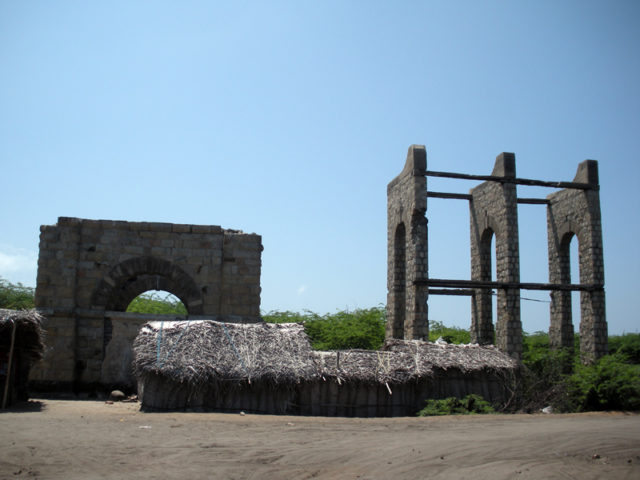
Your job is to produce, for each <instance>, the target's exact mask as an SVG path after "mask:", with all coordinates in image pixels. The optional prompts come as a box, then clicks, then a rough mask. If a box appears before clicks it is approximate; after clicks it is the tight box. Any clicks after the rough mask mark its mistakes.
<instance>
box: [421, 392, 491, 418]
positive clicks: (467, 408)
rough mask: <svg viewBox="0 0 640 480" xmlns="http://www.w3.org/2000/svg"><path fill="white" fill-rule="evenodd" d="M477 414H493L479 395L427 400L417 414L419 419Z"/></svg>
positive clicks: (489, 406)
mask: <svg viewBox="0 0 640 480" xmlns="http://www.w3.org/2000/svg"><path fill="white" fill-rule="evenodd" d="M479 413H495V410H494V408H493V407H492V406H491V404H490V403H489V402H487V401H486V400H485V399H484V398H482V397H481V396H480V395H473V394H472V395H467V396H466V397H464V398H462V399H458V398H456V397H449V398H444V399H442V400H435V399H429V400H427V401H426V406H425V407H424V408H423V409H422V410H420V411H419V412H418V414H417V415H418V416H419V417H429V416H433V415H475V414H479Z"/></svg>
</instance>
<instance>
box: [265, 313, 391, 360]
mask: <svg viewBox="0 0 640 480" xmlns="http://www.w3.org/2000/svg"><path fill="white" fill-rule="evenodd" d="M262 318H264V320H265V321H267V322H273V323H282V322H301V323H303V324H304V330H305V332H306V333H307V335H308V336H309V340H310V341H311V346H312V347H313V348H314V349H316V350H348V349H355V348H360V349H365V350H378V349H379V348H380V347H381V346H382V344H383V343H384V335H385V323H386V317H385V309H384V308H383V307H375V308H367V309H357V310H354V311H352V312H348V311H339V312H336V313H334V314H326V315H322V316H320V315H318V314H316V313H313V312H309V311H305V313H304V314H299V313H294V312H289V311H284V312H280V311H272V312H269V313H267V314H265V315H263V316H262Z"/></svg>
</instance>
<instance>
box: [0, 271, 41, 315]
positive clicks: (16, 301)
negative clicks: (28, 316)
mask: <svg viewBox="0 0 640 480" xmlns="http://www.w3.org/2000/svg"><path fill="white" fill-rule="evenodd" d="M34 297H35V291H34V289H33V288H32V287H25V286H24V285H22V284H21V283H17V284H13V283H10V282H8V281H7V280H5V279H4V278H2V277H0V308H9V309H11V310H25V309H29V308H33V307H34Z"/></svg>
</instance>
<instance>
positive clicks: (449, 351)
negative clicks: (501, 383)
mask: <svg viewBox="0 0 640 480" xmlns="http://www.w3.org/2000/svg"><path fill="white" fill-rule="evenodd" d="M384 350H385V351H389V352H397V353H404V354H407V355H410V356H411V357H413V358H414V362H415V364H416V368H417V369H418V370H419V369H420V368H425V367H427V366H429V365H432V366H434V367H437V368H440V369H442V370H449V369H450V368H456V369H458V370H460V371H461V372H463V373H467V372H473V371H478V370H514V369H516V368H518V362H517V361H516V360H514V359H513V358H511V357H510V356H508V355H506V354H504V353H502V352H501V351H500V350H498V349H497V348H496V347H494V346H493V345H485V346H480V345H477V344H468V345H453V344H448V343H431V342H423V341H420V340H396V339H392V340H387V341H386V343H385V345H384Z"/></svg>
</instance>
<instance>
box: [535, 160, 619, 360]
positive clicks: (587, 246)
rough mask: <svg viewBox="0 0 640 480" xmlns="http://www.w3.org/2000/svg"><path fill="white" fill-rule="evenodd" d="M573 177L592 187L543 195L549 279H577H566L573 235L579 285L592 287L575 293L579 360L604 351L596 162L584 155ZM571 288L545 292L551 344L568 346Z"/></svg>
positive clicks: (569, 273) (604, 329)
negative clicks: (548, 297)
mask: <svg viewBox="0 0 640 480" xmlns="http://www.w3.org/2000/svg"><path fill="white" fill-rule="evenodd" d="M574 182H578V183H587V184H591V185H593V186H594V188H592V189H590V190H576V189H565V190H560V191H558V192H555V193H552V194H551V195H548V196H547V199H548V200H549V207H548V209H547V237H548V243H549V281H550V282H551V283H566V284H568V283H572V281H573V283H577V282H576V280H577V279H572V278H571V266H570V252H569V247H570V244H571V239H572V238H573V236H574V235H575V236H577V238H578V258H579V263H580V279H579V283H581V284H590V285H594V286H596V288H594V289H593V290H592V291H582V292H580V352H581V356H582V360H583V361H584V362H590V361H592V360H594V359H597V358H600V357H601V356H603V355H606V353H607V322H606V313H605V296H604V288H603V287H604V259H603V252H602V220H601V217H600V194H599V191H598V163H597V162H596V161H595V160H585V161H584V162H582V163H581V164H580V165H579V166H578V172H577V173H576V176H575V178H574ZM573 333H574V328H573V323H572V308H571V292H568V291H554V292H551V324H550V328H549V340H550V342H551V345H552V346H554V347H556V348H561V347H568V348H573Z"/></svg>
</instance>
